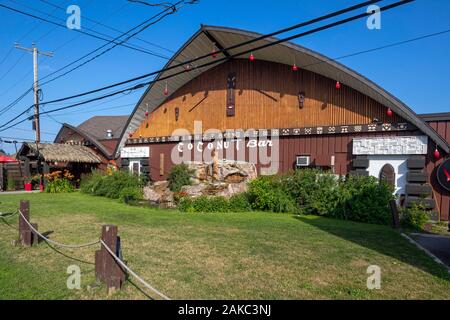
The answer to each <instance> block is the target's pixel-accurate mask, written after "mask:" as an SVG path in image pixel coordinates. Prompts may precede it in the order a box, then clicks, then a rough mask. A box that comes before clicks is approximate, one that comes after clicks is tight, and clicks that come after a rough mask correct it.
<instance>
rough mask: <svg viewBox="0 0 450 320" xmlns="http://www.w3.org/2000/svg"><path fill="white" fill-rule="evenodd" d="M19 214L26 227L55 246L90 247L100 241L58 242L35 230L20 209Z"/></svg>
mask: <svg viewBox="0 0 450 320" xmlns="http://www.w3.org/2000/svg"><path fill="white" fill-rule="evenodd" d="M19 214H20V215H21V216H22V218H23V220H24V221H25V223H26V224H27V225H28V227H29V228H30V229H31V230H32V231H33V232H35V233H36V234H37V235H38V236H39V238H41V239H43V240H44V241H45V242H48V243H51V244H53V245H55V246H58V247H63V248H71V249H77V248H84V247H90V246H93V245H96V244H99V243H100V240H97V241H92V242H88V243H83V244H64V243H60V242H57V241H54V240H51V239H49V238H47V237H46V236H44V235H43V234H42V233H40V232H39V231H37V229H36V228H35V227H33V225H32V224H31V223H30V222H29V221H28V220H27V218H26V217H25V216H24V214H23V213H22V211H20V210H19Z"/></svg>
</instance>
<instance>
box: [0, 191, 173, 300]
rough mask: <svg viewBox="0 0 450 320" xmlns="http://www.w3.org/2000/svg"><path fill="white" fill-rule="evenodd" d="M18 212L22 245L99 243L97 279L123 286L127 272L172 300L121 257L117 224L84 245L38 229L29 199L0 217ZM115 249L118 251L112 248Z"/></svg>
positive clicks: (111, 284)
mask: <svg viewBox="0 0 450 320" xmlns="http://www.w3.org/2000/svg"><path fill="white" fill-rule="evenodd" d="M17 214H18V215H19V235H20V239H19V242H20V243H21V244H22V245H25V246H32V245H34V244H37V243H38V240H39V239H42V240H44V241H45V242H46V243H47V244H48V245H54V246H57V247H62V248H69V249H79V248H85V247H91V246H94V245H98V244H100V245H101V248H100V250H99V251H96V252H95V273H96V277H97V279H98V280H100V281H103V282H105V283H106V285H107V287H108V289H120V288H121V286H122V284H123V282H124V281H126V273H128V274H130V275H132V276H133V277H134V278H135V279H137V280H138V281H139V282H140V283H141V284H142V285H143V286H144V287H145V288H147V289H148V290H150V291H151V292H153V293H155V294H156V295H158V296H159V297H160V298H162V299H164V300H170V298H169V297H168V296H166V295H165V294H163V293H162V292H160V291H159V290H157V289H156V288H154V287H153V286H152V285H150V284H149V283H148V282H146V281H145V280H144V279H142V277H140V276H139V275H138V274H137V273H136V272H134V271H133V270H131V269H130V267H128V266H127V265H126V263H125V262H124V261H123V260H122V252H121V248H120V237H118V236H117V226H114V225H104V226H103V227H102V236H101V238H100V239H99V240H96V241H92V242H88V243H82V244H65V243H61V242H57V241H54V240H51V239H49V238H48V237H46V236H45V235H43V234H42V233H40V232H39V231H38V226H37V224H35V223H31V222H30V221H29V201H24V200H22V201H21V202H20V209H19V210H16V211H14V212H6V213H5V212H0V219H2V221H3V222H6V220H5V219H6V218H9V217H12V216H15V215H17ZM114 248H115V250H113V249H114ZM57 252H59V251H57ZM59 253H61V252H59ZM61 254H62V253H61ZM111 258H112V259H111Z"/></svg>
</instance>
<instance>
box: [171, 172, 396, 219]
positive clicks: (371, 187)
mask: <svg viewBox="0 0 450 320" xmlns="http://www.w3.org/2000/svg"><path fill="white" fill-rule="evenodd" d="M393 191H394V190H393V187H392V186H390V185H388V184H385V183H384V182H379V181H378V180H377V179H376V178H374V177H363V176H349V177H347V178H345V179H344V178H339V177H337V176H336V175H334V174H331V173H327V172H323V171H320V170H316V169H305V170H296V171H292V172H289V173H287V174H284V175H274V176H260V177H258V178H256V179H255V180H252V181H251V182H250V183H249V188H248V191H247V192H246V193H244V194H240V195H235V196H233V197H232V198H231V199H229V200H227V199H225V198H222V197H199V198H197V199H189V198H186V197H183V198H181V199H180V201H179V208H180V210H181V211H186V212H229V211H235V212H236V211H249V210H259V211H272V212H286V213H294V214H314V215H321V216H329V217H334V218H339V219H345V220H353V221H359V222H367V223H376V224H389V223H390V222H391V213H390V208H389V201H390V200H391V199H393V197H394V196H393Z"/></svg>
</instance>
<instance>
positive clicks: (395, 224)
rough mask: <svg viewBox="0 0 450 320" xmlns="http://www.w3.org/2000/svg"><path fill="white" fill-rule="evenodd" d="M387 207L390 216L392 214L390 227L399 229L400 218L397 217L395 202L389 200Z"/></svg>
mask: <svg viewBox="0 0 450 320" xmlns="http://www.w3.org/2000/svg"><path fill="white" fill-rule="evenodd" d="M389 206H390V207H391V214H392V226H393V227H394V228H395V229H398V228H400V218H399V215H398V208H397V201H395V200H390V201H389Z"/></svg>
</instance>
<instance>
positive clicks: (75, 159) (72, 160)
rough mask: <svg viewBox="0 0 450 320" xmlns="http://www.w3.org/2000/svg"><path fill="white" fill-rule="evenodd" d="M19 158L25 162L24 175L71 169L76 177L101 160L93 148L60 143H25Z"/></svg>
mask: <svg viewBox="0 0 450 320" xmlns="http://www.w3.org/2000/svg"><path fill="white" fill-rule="evenodd" d="M17 158H18V159H19V160H20V161H21V162H23V167H24V170H23V175H24V176H28V177H31V176H33V175H35V174H40V173H44V174H45V173H50V172H52V171H56V170H63V169H66V170H69V171H70V172H71V173H72V174H73V175H74V176H75V178H76V179H78V178H80V176H81V174H83V173H90V172H91V171H92V169H94V168H96V167H97V166H98V165H99V164H100V163H101V162H102V160H101V158H100V157H99V156H98V155H97V154H95V152H94V151H93V150H91V149H90V148H88V147H86V146H83V145H70V144H60V143H54V144H51V143H39V144H36V143H28V142H26V143H24V144H23V145H22V147H21V148H20V150H19V152H18V154H17Z"/></svg>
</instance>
